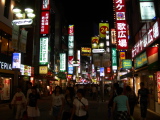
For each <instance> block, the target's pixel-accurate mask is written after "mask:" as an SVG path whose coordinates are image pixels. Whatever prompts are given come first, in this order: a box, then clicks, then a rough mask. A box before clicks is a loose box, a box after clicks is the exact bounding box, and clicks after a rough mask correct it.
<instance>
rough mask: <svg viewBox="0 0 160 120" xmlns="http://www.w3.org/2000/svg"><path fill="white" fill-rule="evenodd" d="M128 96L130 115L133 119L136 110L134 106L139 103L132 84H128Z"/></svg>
mask: <svg viewBox="0 0 160 120" xmlns="http://www.w3.org/2000/svg"><path fill="white" fill-rule="evenodd" d="M126 96H127V97H128V103H129V108H130V116H131V118H132V119H133V112H134V107H135V105H136V103H137V96H136V93H135V92H134V91H133V90H132V89H131V87H130V86H126Z"/></svg>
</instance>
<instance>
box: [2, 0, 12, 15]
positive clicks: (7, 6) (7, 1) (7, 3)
mask: <svg viewBox="0 0 160 120" xmlns="http://www.w3.org/2000/svg"><path fill="white" fill-rule="evenodd" d="M10 5H11V0H5V6H4V14H3V15H4V17H6V18H8V17H9V10H10Z"/></svg>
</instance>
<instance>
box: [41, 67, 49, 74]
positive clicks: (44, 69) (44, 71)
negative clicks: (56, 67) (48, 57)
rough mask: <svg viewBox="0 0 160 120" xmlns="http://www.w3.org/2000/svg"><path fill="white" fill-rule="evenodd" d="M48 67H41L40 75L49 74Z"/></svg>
mask: <svg viewBox="0 0 160 120" xmlns="http://www.w3.org/2000/svg"><path fill="white" fill-rule="evenodd" d="M47 73H48V67H47V66H39V74H47Z"/></svg>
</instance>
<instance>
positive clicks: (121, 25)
mask: <svg viewBox="0 0 160 120" xmlns="http://www.w3.org/2000/svg"><path fill="white" fill-rule="evenodd" d="M114 3H115V13H116V32H117V36H116V37H117V49H128V35H127V22H126V16H125V14H126V6H125V0H115V2H114Z"/></svg>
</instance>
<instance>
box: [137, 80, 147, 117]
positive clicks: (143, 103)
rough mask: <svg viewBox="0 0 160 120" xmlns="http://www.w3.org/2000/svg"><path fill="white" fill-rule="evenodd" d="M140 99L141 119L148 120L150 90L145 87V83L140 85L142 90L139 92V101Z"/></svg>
mask: <svg viewBox="0 0 160 120" xmlns="http://www.w3.org/2000/svg"><path fill="white" fill-rule="evenodd" d="M139 99H140V102H139V103H140V110H141V117H142V119H143V120H146V115H147V106H148V102H149V90H148V89H147V88H145V87H144V82H141V83H140V89H139V90H138V100H139Z"/></svg>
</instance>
